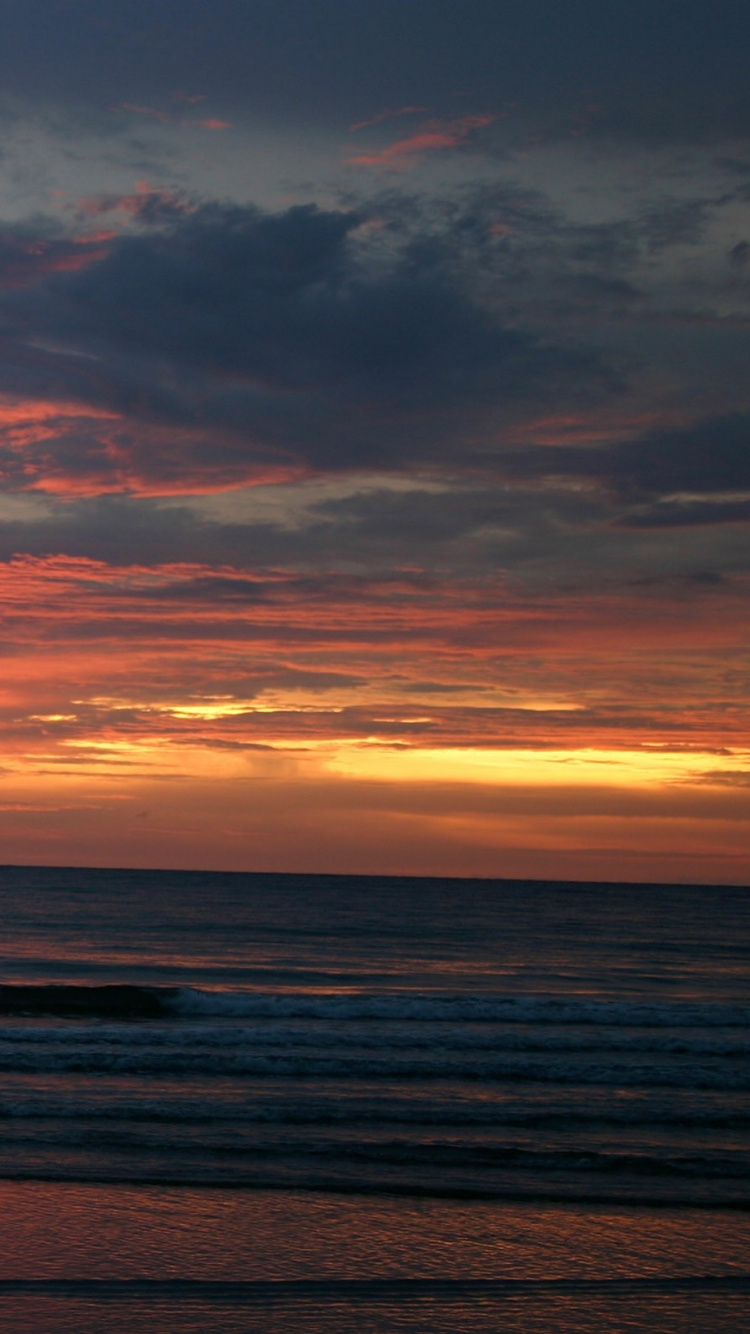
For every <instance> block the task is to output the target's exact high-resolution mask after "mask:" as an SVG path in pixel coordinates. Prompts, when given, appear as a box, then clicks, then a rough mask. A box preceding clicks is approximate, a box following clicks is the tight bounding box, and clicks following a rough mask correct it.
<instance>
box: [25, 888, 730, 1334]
mask: <svg viewBox="0 0 750 1334" xmlns="http://www.w3.org/2000/svg"><path fill="white" fill-rule="evenodd" d="M0 912H1V913H2V946H1V949H0V957H1V959H2V967H1V968H0V1226H1V1227H2V1242H3V1244H2V1246H1V1247H0V1328H2V1329H3V1331H4V1332H6V1331H7V1334H21V1332H23V1334H63V1332H64V1334H73V1332H74V1331H75V1334H88V1331H92V1334H93V1332H94V1331H95V1332H96V1334H132V1332H134V1331H136V1330H137V1331H138V1332H139V1334H150V1331H154V1332H155V1331H159V1334H172V1332H173V1331H174V1332H175V1334H187V1332H188V1331H190V1332H191V1334H192V1332H193V1331H201V1334H205V1332H206V1331H213V1332H215V1334H240V1331H243V1332H244V1331H266V1332H267V1334H276V1331H282V1330H283V1331H288V1330H290V1329H295V1330H303V1331H306V1332H308V1334H324V1332H325V1334H339V1331H342V1332H343V1331H357V1334H363V1332H364V1334H386V1332H390V1331H402V1330H403V1331H429V1332H430V1334H448V1332H449V1331H450V1334H464V1332H465V1334H485V1332H487V1334H489V1332H490V1331H493V1332H494V1331H503V1334H516V1331H517V1332H518V1334H536V1331H549V1330H552V1329H554V1330H555V1331H556V1334H579V1332H580V1334H583V1332H584V1331H592V1334H593V1332H594V1331H595V1332H596V1334H608V1332H609V1331H612V1334H614V1332H615V1331H617V1334H625V1332H626V1331H646V1330H649V1331H651V1334H656V1332H657V1331H665V1332H666V1331H672V1330H677V1329H688V1328H689V1329H690V1330H691V1332H692V1334H718V1332H719V1331H726V1332H727V1334H729V1331H731V1332H732V1334H736V1331H738V1330H739V1329H740V1328H742V1327H743V1321H744V1320H745V1319H746V1316H745V1312H746V1309H747V1305H748V1299H749V1298H750V1147H749V1146H748V1141H747V1130H748V1126H750V1061H749V1060H748V1056H749V1055H750V1032H749V1031H748V1020H749V1019H750V968H749V966H748V965H749V963H750V891H747V890H743V889H738V888H717V887H707V886H701V887H690V886H675V885H672V886H664V885H624V884H569V883H568V884H566V883H542V882H518V881H502V880H498V881H488V880H457V879H414V878H394V877H377V876H361V877H360V876H314V875H311V876H303V875H270V874H269V875H266V874H247V875H243V874H238V875H232V874H223V873H222V874H219V873H216V874H214V873H208V872H206V873H188V872H166V871H154V872H151V871H125V870H116V871H113V870H76V869H54V868H22V867H5V868H0Z"/></svg>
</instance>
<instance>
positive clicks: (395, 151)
mask: <svg viewBox="0 0 750 1334" xmlns="http://www.w3.org/2000/svg"><path fill="white" fill-rule="evenodd" d="M495 119H496V117H495V116H463V117H461V119H460V120H448V121H438V120H433V121H428V122H427V123H426V124H425V125H424V127H423V128H422V129H421V130H419V131H418V132H417V133H416V134H412V135H409V137H408V138H406V139H398V140H396V142H395V143H393V144H389V145H388V146H387V147H386V148H381V149H379V150H378V151H376V152H374V153H359V154H357V155H355V156H354V157H350V158H348V159H347V161H348V162H350V163H352V164H353V165H354V166H358V167H390V168H391V169H392V170H394V171H398V170H400V169H401V168H402V167H407V166H411V164H412V163H413V162H414V161H415V160H416V159H417V158H419V157H423V156H424V155H425V154H426V153H435V152H442V151H444V150H446V149H450V148H461V147H462V146H463V145H464V144H466V143H468V142H469V140H470V138H471V136H472V134H473V132H474V131H475V130H479V129H483V128H484V127H485V126H486V125H491V124H492V123H493V121H494V120H495Z"/></svg>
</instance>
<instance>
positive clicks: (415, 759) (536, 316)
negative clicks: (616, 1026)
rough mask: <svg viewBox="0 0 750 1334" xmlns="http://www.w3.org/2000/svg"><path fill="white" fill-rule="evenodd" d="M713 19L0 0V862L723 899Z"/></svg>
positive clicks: (288, 2) (738, 877) (722, 25)
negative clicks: (641, 890)
mask: <svg viewBox="0 0 750 1334" xmlns="http://www.w3.org/2000/svg"><path fill="white" fill-rule="evenodd" d="M749 43H750V10H748V8H747V6H746V4H744V3H740V0H712V3H710V4H709V3H707V2H704V0H684V2H683V3H681V4H679V5H677V4H674V3H672V2H671V0H648V3H647V2H646V0H630V3H628V4H627V5H624V4H623V5H614V4H607V3H602V0H158V3H154V0H129V3H128V4H123V3H122V2H121V0H116V2H115V0H3V4H2V6H1V7H0V478H1V488H0V589H1V595H2V605H1V607H0V615H1V616H2V635H1V636H0V655H1V656H2V675H1V676H0V737H1V738H2V742H1V744H2V754H1V755H0V862H6V863H22V864H28V863H40V864H66V865H91V866H108V865H112V866H135V867H178V868H180V867H184V868H215V869H224V870H247V871H253V870H258V871H301V872H305V871H307V872H338V873H378V874H416V875H418V874H424V875H458V876H461V875H465V876H493V877H494V876H498V877H502V876H507V877H512V878H518V877H521V878H532V879H534V878H542V879H544V878H557V879H582V880H632V881H667V882H688V881H692V882H697V883H725V884H735V883H736V884H747V883H748V881H749V880H750V822H749V817H750V742H749V740H748V737H749V733H748V719H747V687H748V679H749V672H748V668H749V666H750V654H749V652H748V641H749V638H750V636H749V634H748V629H749V627H750V617H749V616H748V591H749V590H750V544H749V543H748V521H749V520H750V375H748V359H749V358H748V353H749V352H750V137H749V136H750V90H749V85H748V82H747V69H746V53H747V50H748V44H749Z"/></svg>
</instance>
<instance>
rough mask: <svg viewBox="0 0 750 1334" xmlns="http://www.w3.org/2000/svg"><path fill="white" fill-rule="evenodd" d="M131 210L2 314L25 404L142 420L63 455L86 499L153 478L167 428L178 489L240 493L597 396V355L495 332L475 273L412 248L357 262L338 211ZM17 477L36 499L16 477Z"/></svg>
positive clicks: (358, 249) (508, 328) (511, 331)
mask: <svg viewBox="0 0 750 1334" xmlns="http://www.w3.org/2000/svg"><path fill="white" fill-rule="evenodd" d="M143 198H144V201H145V203H146V209H145V213H141V214H140V221H142V222H143V221H150V220H153V221H155V222H156V223H157V224H158V226H157V227H156V229H155V230H153V231H147V232H146V233H145V234H142V235H133V234H130V235H123V236H115V237H111V238H110V239H109V240H108V241H107V243H106V247H105V250H104V252H103V253H101V254H99V255H98V256H95V255H91V254H88V252H85V253H86V256H87V263H86V265H85V267H83V268H81V269H80V271H79V272H78V273H75V274H73V273H69V274H66V273H57V274H56V276H55V278H54V280H50V281H46V282H45V281H43V278H44V269H43V270H42V274H41V275H37V281H36V282H35V283H34V285H33V286H32V285H31V281H30V280H29V284H28V287H29V290H28V291H23V292H9V293H6V294H5V296H4V298H2V299H1V300H0V313H2V314H3V315H4V318H5V321H6V328H7V329H8V331H9V336H8V339H7V341H6V349H7V358H8V360H7V366H6V374H8V375H10V376H11V379H12V378H13V376H16V377H17V375H18V368H19V364H20V363H23V365H24V374H25V375H26V376H27V377H28V378H29V379H30V380H31V381H32V382H34V381H35V382H36V386H37V392H38V393H40V395H41V394H43V393H44V392H45V388H44V387H45V386H46V392H47V393H49V392H50V388H49V387H50V383H51V382H52V381H57V382H63V383H65V382H67V386H68V391H69V395H71V394H72V395H74V396H75V395H78V396H80V397H81V398H82V399H83V400H84V401H85V402H87V403H88V404H89V405H96V406H97V407H101V408H102V409H104V410H106V411H107V412H112V413H115V414H117V415H118V416H120V417H121V418H122V419H123V420H124V421H127V420H130V421H131V422H133V423H135V422H137V423H140V425H139V427H138V431H137V432H136V436H138V438H139V440H140V444H139V443H138V440H136V439H133V440H132V441H131V442H129V440H128V433H127V430H126V429H123V430H121V431H119V432H118V433H113V432H108V435H107V438H106V439H101V438H100V437H96V436H95V435H92V433H91V432H89V433H88V434H84V435H83V436H82V437H81V439H80V443H79V446H77V445H76V441H75V439H73V438H70V437H68V438H67V440H66V441H65V442H64V443H63V442H61V445H60V450H59V451H58V453H57V455H56V457H57V459H58V461H61V460H63V459H65V460H66V462H65V468H69V469H70V472H71V476H75V474H76V471H77V469H78V471H82V472H83V473H84V474H86V475H89V476H91V477H92V478H93V477H95V476H97V475H99V476H101V477H102V489H111V487H112V485H113V484H115V485H121V486H125V487H127V486H133V487H135V489H138V485H139V483H138V479H139V478H140V479H141V481H142V483H143V484H144V485H145V484H148V485H150V484H153V485H154V486H155V487H158V486H159V485H160V484H161V483H164V482H168V480H169V474H170V471H171V465H170V463H169V450H170V447H169V444H168V442H167V440H166V437H164V438H162V441H161V443H160V442H159V438H158V433H159V431H163V430H165V429H166V428H167V427H169V428H171V429H175V430H176V431H177V432H178V434H177V435H176V436H175V442H174V449H175V451H176V453H175V459H176V458H177V455H179V458H180V460H181V464H180V466H181V467H182V472H183V477H184V478H185V479H188V478H191V477H192V478H193V479H194V480H195V481H198V480H199V479H200V478H203V480H204V481H205V483H206V484H207V485H215V484H217V482H219V481H220V478H221V475H222V472H223V474H224V476H225V479H226V484H227V485H237V484H238V483H239V482H240V481H242V480H252V478H253V476H254V475H256V474H257V473H258V470H259V469H260V470H261V473H263V474H264V475H266V476H269V475H274V474H275V475H277V476H280V475H282V474H283V473H284V471H286V472H287V473H288V472H290V471H291V472H294V470H295V469H299V468H308V469H320V468H323V469H328V468H363V467H375V468H381V467H383V466H386V465H395V466H413V465H414V464H415V463H418V462H419V461H420V460H429V459H433V460H440V459H441V458H445V457H448V458H449V457H451V456H452V455H455V453H456V451H457V450H465V448H466V445H467V441H468V438H470V437H471V435H472V434H475V433H481V431H482V430H483V429H486V423H487V421H488V420H489V419H490V418H493V419H494V420H495V421H497V420H502V416H503V414H507V413H509V412H511V413H512V411H513V409H514V406H515V407H516V408H517V407H518V405H520V404H524V403H526V404H531V403H532V402H533V403H535V404H538V403H541V402H544V401H548V402H550V403H557V402H558V401H560V400H562V401H563V402H565V401H569V400H571V399H573V400H575V398H576V396H577V395H579V394H581V393H584V394H588V395H591V394H597V393H602V392H605V391H606V389H607V387H608V386H610V387H611V381H612V377H611V376H610V375H609V373H608V371H607V369H606V367H605V366H603V365H602V362H601V359H600V358H599V357H598V356H597V355H596V354H595V353H593V352H591V351H586V350H584V349H580V348H577V347H574V346H565V345H556V344H555V342H554V341H553V340H549V339H547V340H543V339H542V338H540V337H539V336H538V335H536V334H535V333H533V332H530V331H528V330H526V329H523V328H519V327H514V324H513V323H512V322H506V320H505V319H504V314H503V310H502V308H501V307H500V308H498V307H497V306H496V305H494V303H493V304H490V303H488V302H487V301H486V300H484V299H482V298H481V297H480V295H479V292H478V291H475V290H474V287H475V279H476V277H477V276H478V275H477V274H475V273H472V272H471V263H472V258H471V257H468V259H467V261H466V262H467V263H468V265H469V268H468V269H466V267H465V268H464V271H461V270H460V269H456V268H455V267H454V268H453V271H452V270H451V267H450V265H448V264H447V263H446V258H445V257H446V247H445V245H444V244H442V243H439V242H438V243H433V241H432V240H431V238H430V237H429V235H427V236H424V237H420V236H419V235H416V236H415V235H412V234H408V235H407V236H406V238H405V239H404V238H403V237H400V236H399V234H398V231H396V230H394V234H393V237H392V238H391V237H389V238H388V240H387V245H386V250H385V251H382V250H379V249H378V248H377V245H376V248H375V249H374V250H371V249H368V243H367V241H366V239H362V238H361V237H360V236H359V229H360V227H361V223H362V222H363V221H364V220H365V215H363V214H362V212H361V211H357V210H355V209H348V210H346V209H342V210H338V211H337V210H322V209H318V208H315V207H313V206H296V207H293V208H290V209H288V210H286V211H285V212H282V213H277V214H269V213H262V212H260V211H258V210H256V209H252V208H242V207H229V206H227V207H224V206H219V205H205V206H203V207H200V208H196V209H192V210H190V209H189V210H187V211H182V204H181V203H178V205H177V206H173V201H172V200H171V199H169V200H167V201H166V206H165V201H164V198H163V196H162V195H161V194H160V193H159V192H157V194H156V196H155V197H154V195H153V193H149V194H146V193H145V192H144V195H143ZM139 199H140V195H138V194H136V196H135V197H134V200H135V205H136V206H137V205H138V201H139ZM108 202H109V201H106V200H105V203H107V204H108ZM113 206H114V207H118V206H119V205H118V204H116V202H114V201H113ZM132 206H133V199H132V197H131V198H129V200H128V203H127V206H126V207H127V208H131V207H132ZM366 235H367V233H366V232H365V237H366ZM66 253H67V252H66ZM12 330H14V333H11V331H12ZM40 348H41V349H43V350H41V351H40V350H39V349H40ZM35 349H36V350H35ZM9 367H12V373H11V371H10V370H9V369H8V368H9ZM1 389H2V378H1V377H0V390H1ZM139 433H140V434H139ZM77 451H78V454H79V462H80V467H78V465H77V464H76V452H77ZM92 455H93V458H92ZM107 471H109V475H110V480H109V483H108V482H107ZM53 472H54V465H53ZM29 476H30V484H32V485H34V486H38V485H40V474H39V472H38V471H37V468H36V465H34V464H33V462H32V464H31V470H30V474H29ZM16 484H20V477H16ZM167 489H168V490H169V489H171V486H169V485H168V486H167Z"/></svg>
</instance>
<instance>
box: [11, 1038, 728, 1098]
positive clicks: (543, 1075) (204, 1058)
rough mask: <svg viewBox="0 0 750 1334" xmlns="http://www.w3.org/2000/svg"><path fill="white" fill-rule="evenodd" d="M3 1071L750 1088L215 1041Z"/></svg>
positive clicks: (661, 1076)
mask: <svg viewBox="0 0 750 1334" xmlns="http://www.w3.org/2000/svg"><path fill="white" fill-rule="evenodd" d="M0 1072H2V1073H5V1074H13V1073H17V1074H20V1073H24V1072H33V1073H35V1074H42V1073H48V1074H52V1073H62V1072H66V1073H78V1074H120V1075H137V1076H152V1077H153V1076H155V1077H157V1078H159V1077H162V1078H163V1077H165V1076H169V1075H174V1076H183V1077H184V1076H194V1077H195V1076H201V1077H218V1076H249V1077H251V1078H255V1079H310V1080H316V1079H333V1080H384V1079H385V1080H394V1081H399V1080H417V1081H420V1080H430V1081H435V1080H438V1081H453V1080H460V1081H469V1082H476V1081H492V1082H502V1083H516V1082H526V1081H532V1082H536V1083H542V1084H558V1085H567V1084H577V1085H606V1086H613V1085H614V1086H616V1087H618V1088H674V1089H717V1090H742V1091H747V1090H750V1067H748V1064H747V1063H746V1062H744V1063H742V1064H739V1063H738V1064H737V1065H732V1066H724V1065H717V1064H710V1063H708V1062H707V1061H706V1062H704V1063H701V1062H699V1061H680V1062H675V1063H669V1064H667V1063H663V1062H662V1063H651V1064H647V1063H643V1062H626V1061H624V1060H623V1061H616V1060H600V1061H596V1062H593V1061H589V1062H587V1061H584V1060H578V1061H575V1060H560V1059H558V1060H548V1059H542V1058H541V1057H540V1058H539V1059H538V1060H533V1059H530V1058H528V1057H527V1058H523V1059H521V1058H515V1059H514V1058H512V1057H503V1056H500V1057H497V1056H494V1055H493V1056H491V1057H486V1058H484V1059H482V1058H481V1057H478V1056H476V1055H474V1056H469V1057H464V1058H462V1057H458V1056H456V1057H453V1058H451V1057H446V1056H445V1055H444V1054H443V1053H437V1054H435V1055H434V1056H430V1055H429V1054H426V1055H422V1056H419V1055H399V1054H393V1055H391V1054H387V1055H383V1056H381V1057H376V1056H371V1055H361V1054H359V1053H356V1052H354V1053H347V1052H339V1053H337V1054H336V1055H335V1056H331V1055H325V1054H324V1055H320V1054H317V1053H311V1052H308V1051H303V1052H299V1053H297V1052H293V1051H291V1052H290V1051H287V1052H283V1053H276V1052H272V1053H262V1054H259V1053H257V1052H233V1051H229V1052H224V1051H216V1050H215V1049H213V1048H210V1047H207V1048H198V1049H196V1050H190V1049H186V1050H182V1051H168V1050H162V1049H157V1050H152V1051H148V1050H145V1051H127V1050H111V1049H106V1048H101V1047H98V1046H93V1045H92V1046H91V1047H89V1048H85V1047H84V1048H79V1049H73V1050H67V1051H66V1050H54V1049H51V1050H49V1051H47V1052H45V1053H44V1054H43V1055H40V1053H39V1051H38V1050H33V1051H24V1050H22V1049H21V1050H17V1051H12V1052H6V1053H4V1054H0Z"/></svg>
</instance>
